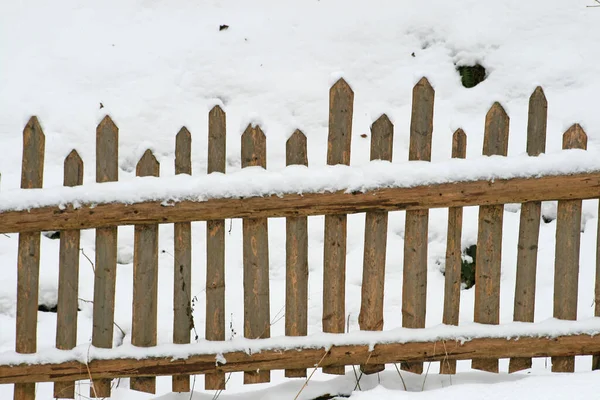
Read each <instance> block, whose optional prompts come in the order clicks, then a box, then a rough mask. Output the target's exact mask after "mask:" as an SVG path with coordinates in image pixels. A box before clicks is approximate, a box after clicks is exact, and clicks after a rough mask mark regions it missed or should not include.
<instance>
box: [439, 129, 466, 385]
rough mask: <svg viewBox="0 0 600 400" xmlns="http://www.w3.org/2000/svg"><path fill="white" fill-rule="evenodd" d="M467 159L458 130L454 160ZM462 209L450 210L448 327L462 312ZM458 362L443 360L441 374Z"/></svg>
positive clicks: (452, 370) (446, 291)
mask: <svg viewBox="0 0 600 400" xmlns="http://www.w3.org/2000/svg"><path fill="white" fill-rule="evenodd" d="M466 157H467V135H466V134H465V132H464V131H463V130H462V129H457V130H456V132H454V135H452V158H466ZM462 220H463V209H462V207H450V208H449V209H448V240H447V244H446V268H445V272H444V275H445V278H444V279H445V282H444V315H443V317H442V318H443V319H442V322H443V323H444V324H446V325H458V317H459V312H460V285H461V268H462V257H461V254H462V242H461V235H462ZM455 373H456V360H443V361H442V362H441V363H440V374H455Z"/></svg>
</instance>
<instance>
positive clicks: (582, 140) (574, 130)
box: [563, 124, 587, 150]
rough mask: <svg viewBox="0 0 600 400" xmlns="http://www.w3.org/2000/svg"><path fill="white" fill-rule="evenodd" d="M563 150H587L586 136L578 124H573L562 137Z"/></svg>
mask: <svg viewBox="0 0 600 400" xmlns="http://www.w3.org/2000/svg"><path fill="white" fill-rule="evenodd" d="M563 149H582V150H587V134H586V133H585V131H584V130H583V128H582V127H581V125H579V124H573V125H571V127H570V128H569V129H567V131H566V132H565V133H564V135H563Z"/></svg>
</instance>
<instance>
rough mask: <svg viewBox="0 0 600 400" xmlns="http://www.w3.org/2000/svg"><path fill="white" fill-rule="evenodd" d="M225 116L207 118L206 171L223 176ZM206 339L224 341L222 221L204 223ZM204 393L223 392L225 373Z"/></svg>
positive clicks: (217, 110)
mask: <svg viewBox="0 0 600 400" xmlns="http://www.w3.org/2000/svg"><path fill="white" fill-rule="evenodd" d="M226 134H227V125H226V115H225V112H224V111H223V110H222V109H221V107H219V106H215V107H214V108H213V109H212V110H211V111H210V113H209V115H208V170H207V172H208V173H209V174H210V173H211V172H222V173H225V161H226V160H225V158H226V157H225V155H226V139H227V137H226ZM206 339H208V340H225V220H223V219H220V220H212V221H206ZM204 388H205V389H207V390H219V389H225V374H224V373H223V372H216V373H214V374H208V375H206V376H205V377H204Z"/></svg>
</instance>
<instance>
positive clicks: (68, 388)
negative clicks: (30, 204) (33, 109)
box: [54, 150, 83, 399]
mask: <svg viewBox="0 0 600 400" xmlns="http://www.w3.org/2000/svg"><path fill="white" fill-rule="evenodd" d="M82 184H83V161H82V160H81V157H79V154H78V153H77V152H76V151H75V150H73V151H71V153H69V155H68V156H67V158H65V162H64V182H63V185H64V186H79V185H82ZM79 236H80V235H79V231H78V230H68V231H61V232H60V250H59V261H58V303H57V314H56V348H57V349H61V350H69V349H72V348H73V347H75V345H76V344H77V311H78V293H79V290H78V288H79ZM54 397H56V398H68V399H74V398H75V382H57V383H55V384H54Z"/></svg>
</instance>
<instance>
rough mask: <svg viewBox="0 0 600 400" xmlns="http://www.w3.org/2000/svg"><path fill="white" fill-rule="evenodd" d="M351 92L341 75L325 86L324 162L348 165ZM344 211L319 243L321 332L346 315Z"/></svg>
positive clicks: (337, 327) (335, 329)
mask: <svg viewBox="0 0 600 400" xmlns="http://www.w3.org/2000/svg"><path fill="white" fill-rule="evenodd" d="M353 112H354V92H353V91H352V88H351V87H350V85H348V83H347V82H346V81H345V80H344V79H340V80H338V81H337V82H336V83H335V84H334V85H333V86H332V87H331V89H330V90H329V135H328V139H327V164H328V165H336V164H345V165H350V145H351V140H352V115H353ZM346 224H347V216H346V214H338V215H327V216H326V217H325V238H324V243H323V248H324V250H323V318H322V323H323V332H330V333H342V332H344V326H345V324H344V321H345V319H346V316H345V312H346V311H345V310H346V305H345V303H346ZM323 372H325V373H327V374H335V375H344V373H345V368H344V367H337V368H323Z"/></svg>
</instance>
